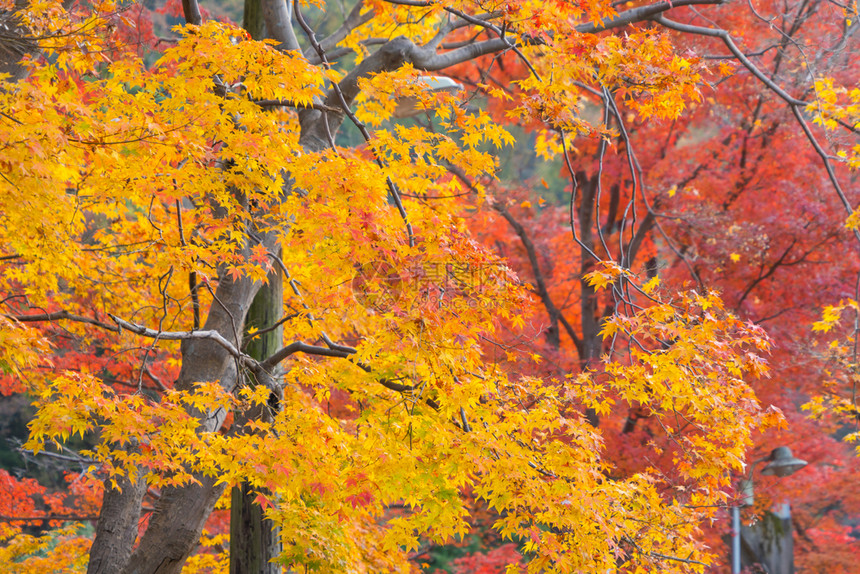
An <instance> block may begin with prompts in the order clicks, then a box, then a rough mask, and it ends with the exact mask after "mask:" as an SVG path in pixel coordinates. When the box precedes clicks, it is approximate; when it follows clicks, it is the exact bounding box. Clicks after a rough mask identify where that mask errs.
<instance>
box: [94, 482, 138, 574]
mask: <svg viewBox="0 0 860 574" xmlns="http://www.w3.org/2000/svg"><path fill="white" fill-rule="evenodd" d="M117 486H118V488H105V491H104V496H103V497H102V508H101V513H100V514H99V521H98V524H97V525H96V538H95V541H94V542H93V546H92V549H91V550H90V562H89V565H88V566H87V574H114V573H115V572H119V571H120V570H121V569H122V567H123V566H124V565H125V563H126V561H127V560H128V557H129V556H130V555H131V548H132V545H133V544H134V541H135V539H136V538H137V528H138V521H139V520H140V503H141V501H142V500H143V495H144V494H145V493H146V480H144V478H143V476H138V477H137V479H136V480H134V481H131V480H129V479H128V478H122V479H120V480H118V481H117Z"/></svg>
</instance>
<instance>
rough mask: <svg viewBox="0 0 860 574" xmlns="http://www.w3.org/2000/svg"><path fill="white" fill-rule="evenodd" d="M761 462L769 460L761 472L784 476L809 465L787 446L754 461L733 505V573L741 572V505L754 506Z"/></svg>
mask: <svg viewBox="0 0 860 574" xmlns="http://www.w3.org/2000/svg"><path fill="white" fill-rule="evenodd" d="M760 462H767V464H766V465H765V466H764V468H763V469H761V473H762V474H765V475H773V476H778V477H780V478H782V477H783V476H789V475H792V474H794V473H795V472H797V471H798V470H800V469H801V468H803V467H804V466H806V465H807V462H806V461H805V460H800V459H799V458H795V457H794V455H792V454H791V450H790V449H789V448H788V447H786V446H781V447H778V448H775V449H773V450H772V451H771V453H770V455H769V456H766V457H764V458H760V459H758V460H756V461H753V463H752V465H751V466H750V472H749V475H747V478H746V479H744V480H742V481H741V482H740V485H739V490H740V492H741V503H740V504H736V505H735V506H732V574H740V572H741V506H752V504H753V499H754V491H753V471H754V470H755V466H756V465H757V464H758V463H760Z"/></svg>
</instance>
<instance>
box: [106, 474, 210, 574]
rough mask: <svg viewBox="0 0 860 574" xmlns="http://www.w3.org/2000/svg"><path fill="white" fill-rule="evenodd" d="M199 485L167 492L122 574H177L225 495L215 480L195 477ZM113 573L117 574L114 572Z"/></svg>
mask: <svg viewBox="0 0 860 574" xmlns="http://www.w3.org/2000/svg"><path fill="white" fill-rule="evenodd" d="M195 478H196V479H197V480H199V481H200V484H193V485H190V486H183V487H178V488H166V489H165V490H164V491H163V492H162V495H161V499H159V501H158V504H157V505H156V509H155V513H154V514H153V515H152V518H151V519H150V521H149V527H148V528H147V529H146V533H145V534H144V536H143V538H141V541H140V545H139V546H138V547H137V549H136V550H135V551H134V553H133V554H132V555H131V558H130V559H129V560H128V564H126V566H125V568H123V569H122V570H120V571H119V572H121V574H179V573H180V572H181V571H182V565H183V564H185V560H186V559H187V558H188V556H189V555H190V554H191V553H192V552H193V551H194V550H195V549H196V548H197V543H198V541H199V540H200V533H201V532H202V530H203V525H204V524H205V523H206V519H207V518H209V514H210V513H211V512H212V508H213V507H214V506H215V503H216V502H217V501H218V498H219V497H220V496H221V493H222V492H224V485H223V484H222V485H218V486H215V484H214V483H215V478H213V477H207V476H202V475H197V476H196V477H195ZM114 572H117V571H116V570H115V571H114Z"/></svg>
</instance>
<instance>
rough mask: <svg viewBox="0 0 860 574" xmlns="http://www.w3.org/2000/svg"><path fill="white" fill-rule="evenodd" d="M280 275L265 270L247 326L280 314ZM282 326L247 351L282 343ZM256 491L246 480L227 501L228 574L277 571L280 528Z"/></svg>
mask: <svg viewBox="0 0 860 574" xmlns="http://www.w3.org/2000/svg"><path fill="white" fill-rule="evenodd" d="M283 298H284V290H283V279H282V278H281V274H280V272H277V271H276V272H273V273H270V274H269V282H268V283H267V284H266V285H265V286H264V287H262V288H261V289H260V291H259V292H258V293H257V296H256V297H255V298H254V302H253V303H252V304H251V308H250V309H249V310H248V319H247V322H246V325H247V326H248V327H256V328H257V329H258V330H262V329H266V328H268V327H271V326H272V325H274V324H276V323H277V322H278V321H279V320H280V319H281V316H282V315H283ZM283 338H284V335H283V328H282V327H278V328H277V329H274V330H273V331H269V332H267V333H262V334H261V335H259V336H258V337H256V338H255V339H253V340H251V341H250V342H249V343H248V346H247V353H248V354H249V355H250V356H252V357H254V358H255V359H259V360H263V359H265V358H267V357H269V356H271V355H273V354H274V353H275V352H276V351H277V350H278V349H280V348H281V346H282V344H283ZM255 497H256V493H254V492H252V491H251V489H250V487H249V486H248V485H247V484H242V485H241V486H234V487H233V492H232V493H231V504H230V574H280V572H281V567H280V565H279V564H277V563H274V562H272V561H271V560H272V559H273V558H275V557H277V556H278V554H280V551H281V544H280V539H281V537H280V532H279V531H278V528H277V527H276V526H275V525H274V524H273V523H272V521H271V520H268V519H266V518H265V516H264V515H263V509H262V508H261V507H260V505H259V504H257V503H256V502H254V499H255Z"/></svg>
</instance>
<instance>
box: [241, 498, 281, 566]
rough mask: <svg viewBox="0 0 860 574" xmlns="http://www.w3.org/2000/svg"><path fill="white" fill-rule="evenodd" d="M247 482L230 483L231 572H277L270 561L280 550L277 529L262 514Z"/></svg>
mask: <svg viewBox="0 0 860 574" xmlns="http://www.w3.org/2000/svg"><path fill="white" fill-rule="evenodd" d="M255 498H256V493H254V492H252V491H251V490H250V489H249V488H248V485H247V484H243V485H242V486H241V487H233V492H232V493H231V507H230V510H231V511H230V574H280V572H281V565H280V564H278V563H276V562H271V559H272V558H275V557H276V556H278V554H280V552H281V537H280V531H279V530H278V528H276V527H275V525H274V524H273V523H272V521H271V520H268V519H266V518H265V517H264V516H263V509H262V508H261V507H260V505H259V504H257V503H256V502H254V499H255Z"/></svg>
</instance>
